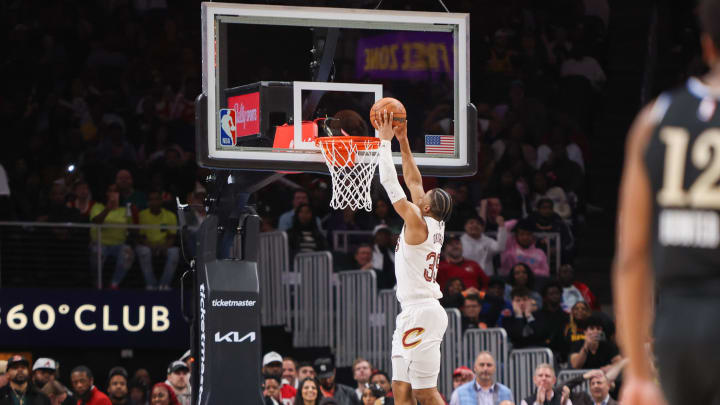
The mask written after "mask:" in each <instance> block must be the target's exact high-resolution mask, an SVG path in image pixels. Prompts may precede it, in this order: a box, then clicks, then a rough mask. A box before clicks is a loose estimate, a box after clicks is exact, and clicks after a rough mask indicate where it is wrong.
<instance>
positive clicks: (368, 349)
mask: <svg viewBox="0 0 720 405" xmlns="http://www.w3.org/2000/svg"><path fill="white" fill-rule="evenodd" d="M336 276H337V289H336V294H335V310H336V316H337V318H336V319H335V338H336V340H335V363H336V366H338V367H348V366H351V365H352V363H353V360H355V359H356V358H358V357H363V358H365V359H367V360H369V361H370V364H373V365H374V364H377V362H378V361H379V360H380V353H379V351H378V350H375V348H374V347H372V339H371V333H372V331H371V329H370V318H371V317H372V316H373V314H374V313H375V307H376V305H377V303H376V301H377V290H376V281H375V271H374V270H354V271H344V272H341V273H337V274H336Z"/></svg>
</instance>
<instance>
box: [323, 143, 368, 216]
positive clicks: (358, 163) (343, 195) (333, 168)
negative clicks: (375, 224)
mask: <svg viewBox="0 0 720 405" xmlns="http://www.w3.org/2000/svg"><path fill="white" fill-rule="evenodd" d="M323 139H324V138H319V143H320V150H321V151H322V154H323V157H325V163H327V166H328V169H329V170H330V177H331V178H332V199H331V200H330V206H331V207H332V208H334V209H344V208H346V207H350V208H351V209H353V210H358V209H360V208H364V209H365V211H368V212H370V211H371V210H372V199H371V197H370V183H371V181H372V178H373V175H374V174H375V168H376V167H377V165H378V156H379V154H378V146H379V140H378V139H377V138H367V139H364V140H358V139H352V138H350V137H347V138H344V137H334V139H332V142H330V141H329V140H327V141H326V142H323Z"/></svg>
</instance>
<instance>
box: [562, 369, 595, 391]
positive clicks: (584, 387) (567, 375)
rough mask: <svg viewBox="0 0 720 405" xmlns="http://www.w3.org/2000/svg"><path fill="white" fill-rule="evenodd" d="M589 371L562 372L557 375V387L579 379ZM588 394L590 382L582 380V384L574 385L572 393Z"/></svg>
mask: <svg viewBox="0 0 720 405" xmlns="http://www.w3.org/2000/svg"><path fill="white" fill-rule="evenodd" d="M588 371H590V369H587V370H563V371H561V372H559V373H558V376H557V386H558V387H562V386H563V384H565V382H566V381H570V380H572V379H573V378H576V377H579V376H581V375H583V374H585V373H587V372H588ZM583 391H584V392H590V381H588V380H584V381H583V382H582V384H579V385H576V386H575V388H573V392H583Z"/></svg>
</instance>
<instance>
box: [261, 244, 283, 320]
mask: <svg viewBox="0 0 720 405" xmlns="http://www.w3.org/2000/svg"><path fill="white" fill-rule="evenodd" d="M289 272H290V254H289V251H288V242H287V234H286V233H285V232H282V231H275V232H264V233H261V234H260V245H259V255H258V277H259V278H260V291H261V294H262V299H261V300H260V303H261V307H260V311H261V312H260V314H261V322H262V326H271V325H283V326H289V325H290V313H291V311H290V301H291V299H290V284H289V283H283V278H284V279H285V280H287V279H288V276H286V275H285V274H286V273H289ZM266 291H272V294H265V292H266Z"/></svg>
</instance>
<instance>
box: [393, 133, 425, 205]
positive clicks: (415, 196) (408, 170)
mask: <svg viewBox="0 0 720 405" xmlns="http://www.w3.org/2000/svg"><path fill="white" fill-rule="evenodd" d="M393 131H394V132H395V137H396V138H397V139H398V142H400V153H401V154H402V171H403V178H404V179H405V185H407V187H408V190H410V198H411V199H412V202H414V203H415V204H418V203H419V202H420V199H421V198H422V197H423V196H424V195H425V190H424V189H423V185H422V176H421V175H420V169H418V167H417V164H415V159H414V158H413V155H412V151H411V150H410V142H409V141H408V137H407V122H405V123H404V124H403V125H398V126H396V127H395V128H393Z"/></svg>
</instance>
